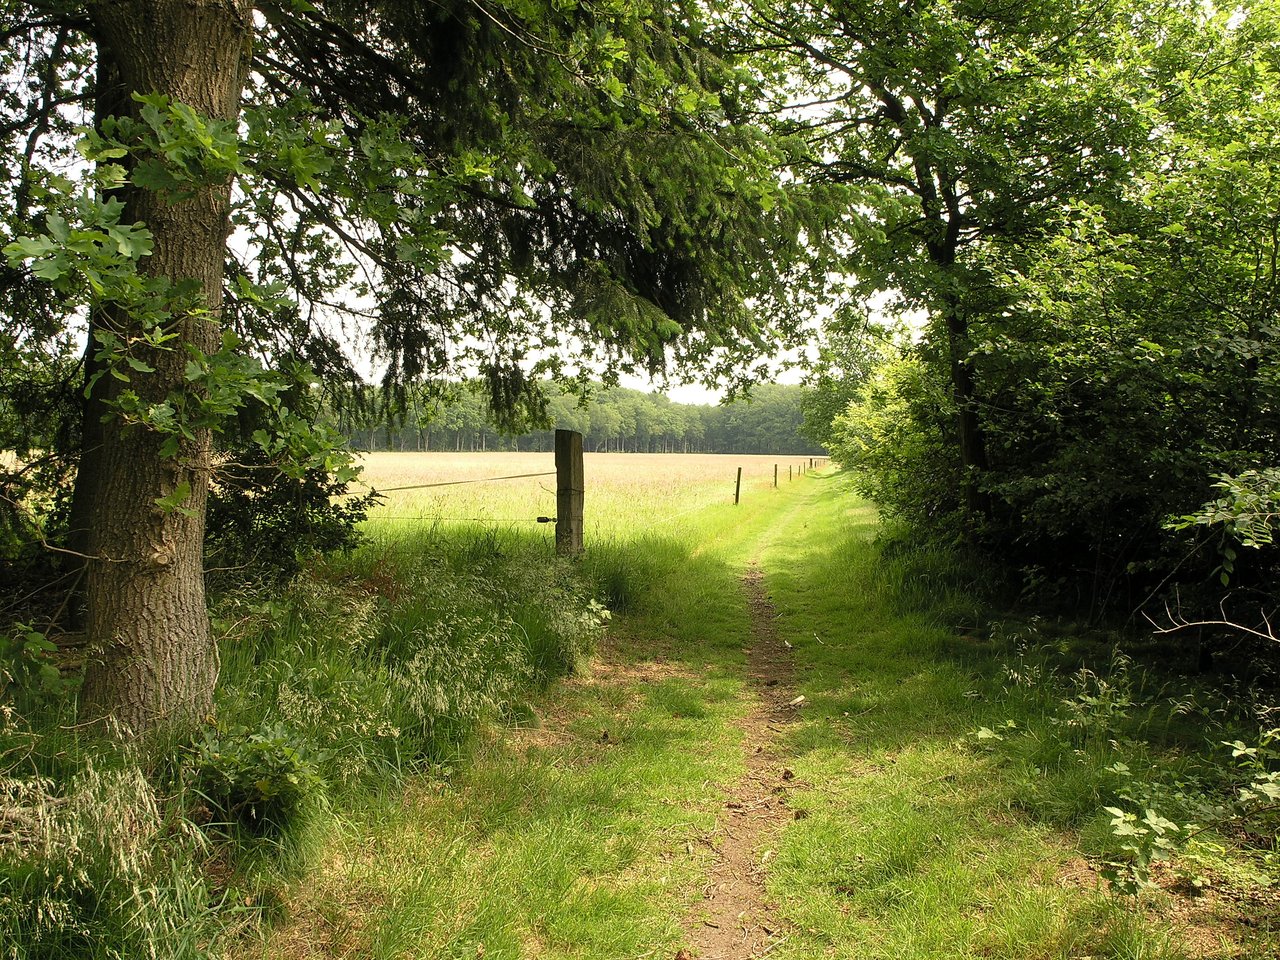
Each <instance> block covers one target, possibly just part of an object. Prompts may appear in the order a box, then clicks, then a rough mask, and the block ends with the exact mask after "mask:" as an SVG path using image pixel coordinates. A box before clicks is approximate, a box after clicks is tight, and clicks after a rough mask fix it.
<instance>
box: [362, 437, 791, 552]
mask: <svg viewBox="0 0 1280 960" xmlns="http://www.w3.org/2000/svg"><path fill="white" fill-rule="evenodd" d="M362 463H363V464H364V468H365V470H364V477H363V480H364V482H365V483H368V484H369V485H371V486H373V487H374V488H376V489H379V490H388V491H390V492H388V493H387V494H386V500H385V502H384V503H383V504H381V505H380V506H379V507H377V508H375V509H374V510H373V511H372V512H371V513H370V520H369V528H370V529H371V530H375V531H376V530H379V529H382V528H389V527H391V526H392V525H396V524H406V523H407V524H422V523H427V524H430V523H439V524H442V525H451V524H454V523H464V524H466V523H469V524H476V523H486V524H491V525H495V526H510V527H516V528H523V527H524V526H532V525H533V524H534V521H535V518H537V517H539V516H545V517H554V516H555V514H556V478H555V460H554V457H553V455H552V454H550V453H371V454H366V455H365V456H364V457H363V459H362ZM808 464H809V458H807V457H780V456H750V455H745V454H743V455H737V454H678V455H675V454H643V453H640V454H630V453H627V454H619V453H586V454H584V456H583V472H584V474H585V480H586V494H585V507H584V510H583V520H584V526H585V531H584V535H585V537H586V539H587V540H596V541H599V540H601V539H609V538H623V539H633V538H635V537H637V536H640V535H643V534H645V533H648V532H654V531H660V530H663V529H664V528H667V527H668V526H670V527H671V529H672V530H675V531H677V532H676V535H677V536H681V535H682V534H680V533H679V529H680V527H681V526H682V525H683V524H685V523H687V522H688V518H689V515H690V514H693V513H696V512H698V511H699V510H701V509H702V508H704V507H710V506H714V505H716V504H732V503H733V492H734V485H735V482H736V477H737V470H738V468H739V467H741V468H742V498H743V500H744V501H745V500H747V499H751V498H758V497H760V496H763V495H769V494H772V493H773V483H774V467H775V465H776V466H777V468H778V476H779V479H778V485H779V489H783V488H785V487H786V486H787V485H788V483H789V482H790V483H795V482H798V481H799V479H800V471H801V469H802V468H803V469H805V470H807V469H808ZM788 469H790V471H791V474H790V476H791V478H792V479H791V480H790V481H789V480H788ZM522 474H548V475H546V476H536V477H522V478H521V479H514V480H494V481H492V482H481V483H471V482H467V483H458V481H473V480H482V479H485V478H496V477H508V476H519V475H522ZM425 484H451V485H450V486H436V487H427V488H425V489H416V490H394V489H392V488H397V487H410V486H417V485H425ZM544 530H545V533H544V535H545V536H546V537H547V538H548V539H550V538H551V537H552V532H551V529H550V525H547V526H546V527H545V528H544Z"/></svg>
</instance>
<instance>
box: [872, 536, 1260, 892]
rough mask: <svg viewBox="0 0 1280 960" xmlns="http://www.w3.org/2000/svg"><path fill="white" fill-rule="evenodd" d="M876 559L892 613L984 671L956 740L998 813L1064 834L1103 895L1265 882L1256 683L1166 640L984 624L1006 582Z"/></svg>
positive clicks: (959, 559) (930, 563) (947, 562)
mask: <svg viewBox="0 0 1280 960" xmlns="http://www.w3.org/2000/svg"><path fill="white" fill-rule="evenodd" d="M881 559H882V567H881V569H880V571H879V577H878V579H879V581H880V584H881V586H882V588H883V589H884V590H885V591H886V593H888V594H889V595H890V596H891V597H892V598H893V599H894V601H895V603H896V604H897V605H898V606H899V607H900V608H901V609H904V610H913V611H917V612H922V613H924V614H925V615H926V616H928V617H929V618H930V619H932V620H933V621H934V622H936V623H939V624H941V625H945V626H947V627H948V628H950V629H953V630H955V631H956V632H957V633H958V634H959V642H960V644H961V645H962V647H963V648H964V649H968V650H970V652H971V655H972V656H973V657H974V658H975V659H976V660H978V661H979V667H980V670H982V671H985V672H986V673H987V681H988V682H987V683H986V684H984V685H981V686H980V687H979V688H976V689H974V690H971V691H970V692H969V694H968V696H970V697H971V698H973V699H974V700H976V701H980V702H979V703H976V704H975V715H976V716H977V717H979V718H981V720H980V722H979V723H978V724H977V725H976V726H975V727H974V729H973V730H972V731H971V732H970V734H969V736H968V738H967V741H968V745H969V747H970V748H971V749H972V750H974V751H975V752H977V753H980V754H987V755H989V756H990V758H991V761H992V762H993V763H995V764H997V765H998V766H1000V767H1001V769H1002V777H1003V779H1005V780H1006V782H1008V783H1010V784H1011V787H1010V789H1009V797H1008V803H1009V806H1010V807H1011V808H1013V809H1015V810H1018V811H1020V812H1021V813H1023V814H1024V815H1025V816H1028V817H1030V818H1032V819H1033V820H1036V821H1039V822H1042V823H1045V824H1050V825H1052V826H1054V827H1057V828H1060V829H1066V830H1069V831H1073V832H1075V833H1076V834H1077V835H1078V836H1079V838H1080V842H1081V845H1082V848H1083V849H1084V850H1085V852H1086V853H1087V854H1089V855H1090V857H1091V859H1092V860H1093V862H1094V863H1095V864H1096V866H1097V867H1098V871H1099V873H1100V875H1101V876H1102V877H1103V878H1104V879H1105V881H1106V883H1107V886H1108V887H1109V888H1110V889H1111V890H1112V891H1113V892H1115V893H1116V894H1118V895H1121V896H1131V897H1142V896H1145V895H1149V894H1158V893H1159V890H1160V888H1161V887H1162V886H1163V887H1165V888H1168V887H1170V886H1173V887H1178V888H1180V889H1189V890H1192V891H1196V892H1202V891H1204V890H1206V889H1207V888H1209V887H1211V886H1212V885H1213V884H1214V883H1215V882H1219V881H1223V882H1226V881H1228V880H1229V881H1230V882H1231V883H1234V884H1236V885H1237V886H1239V885H1241V884H1243V885H1244V886H1245V887H1249V888H1253V889H1261V888H1267V887H1271V886H1272V885H1273V884H1274V883H1275V882H1276V881H1277V880H1280V853H1278V852H1277V847H1278V844H1277V837H1278V834H1280V729H1277V716H1278V714H1280V708H1277V706H1276V701H1277V697H1276V691H1275V690H1274V689H1273V688H1272V687H1270V686H1269V685H1268V684H1267V683H1266V676H1265V671H1262V670H1257V669H1255V670H1252V671H1250V672H1249V673H1250V675H1241V676H1236V675H1228V674H1206V675H1200V676H1197V675H1194V674H1189V673H1188V672H1187V669H1188V668H1189V666H1190V664H1191V663H1194V662H1195V653H1194V651H1189V650H1188V649H1184V648H1183V647H1180V646H1178V645H1176V644H1175V642H1174V641H1173V640H1170V639H1169V638H1167V637H1159V636H1157V637H1152V636H1150V635H1147V634H1143V633H1142V632H1140V631H1134V630H1128V631H1125V630H1121V629H1106V628H1100V627H1097V626H1081V625H1077V624H1073V623H1071V622H1069V621H1065V620H1058V619H1053V618H1046V617H1032V618H1025V616H1024V617H1023V618H1016V617H1007V618H999V617H998V615H997V618H996V619H993V612H994V611H998V610H1001V609H1010V604H1009V596H1007V595H1002V594H1001V593H1000V592H999V588H998V586H994V587H993V586H992V585H993V584H997V585H998V584H999V583H1001V582H1003V581H1004V575H1005V572H1004V571H999V570H994V569H991V568H990V567H989V566H983V565H980V564H975V562H974V560H973V558H972V557H971V556H967V555H965V554H964V553H963V552H962V551H960V550H947V549H940V548H938V547H936V546H927V545H918V546H911V545H906V544H904V543H902V542H900V541H898V542H893V541H891V542H890V544H889V546H888V548H887V549H884V550H882V552H881ZM1007 593H1008V591H1006V592H1005V594H1007ZM1014 609H1016V606H1015V607H1014ZM1158 864H1159V865H1160V866H1157V865H1158Z"/></svg>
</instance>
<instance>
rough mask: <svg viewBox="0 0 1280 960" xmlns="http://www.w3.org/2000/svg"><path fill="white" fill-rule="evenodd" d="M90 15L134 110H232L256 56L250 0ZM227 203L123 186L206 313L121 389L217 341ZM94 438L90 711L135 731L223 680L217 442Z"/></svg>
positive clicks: (173, 372)
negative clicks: (210, 609) (212, 556)
mask: <svg viewBox="0 0 1280 960" xmlns="http://www.w3.org/2000/svg"><path fill="white" fill-rule="evenodd" d="M90 14H91V16H92V18H93V23H94V27H95V30H96V34H97V39H98V45H99V50H100V55H101V56H102V57H103V58H105V59H106V60H107V61H109V63H110V64H111V66H112V71H111V77H112V81H113V82H114V83H116V84H118V88H117V89H115V90H104V91H102V96H103V97H104V98H105V99H104V102H110V103H112V104H128V106H129V109H133V108H134V107H135V106H136V105H135V104H132V103H131V102H130V95H131V94H133V93H143V94H147V93H160V94H164V95H166V96H168V97H169V98H171V99H172V100H174V101H179V102H182V103H185V104H187V105H188V106H190V107H191V108H192V109H193V110H195V111H196V112H197V113H199V114H201V115H203V116H206V117H213V118H220V119H232V118H234V117H236V116H237V115H238V113H239V108H240V95H241V91H242V88H243V85H244V80H245V77H246V73H247V69H248V64H249V57H250V55H251V40H252V14H251V4H250V3H248V2H246V0H102V2H97V3H93V4H92V5H91V6H90ZM230 198H231V185H230V183H222V184H215V185H204V184H197V185H193V186H192V188H191V189H190V190H189V191H188V192H185V193H184V194H183V195H182V196H180V197H175V196H172V195H168V196H166V195H162V194H159V193H156V192H151V191H147V190H142V189H137V188H129V189H127V190H126V191H125V194H124V199H125V205H126V206H125V213H124V221H125V222H134V221H142V222H144V223H145V224H146V226H147V228H148V229H149V230H150V231H151V233H152V236H153V242H154V249H153V252H152V255H151V256H150V257H147V258H144V259H143V261H142V262H141V265H140V268H139V269H140V271H141V272H143V273H145V274H146V275H149V276H155V277H165V278H168V279H169V280H171V281H173V282H175V283H177V282H180V281H184V280H185V281H194V282H195V283H196V284H197V286H198V289H199V291H200V293H201V299H202V307H203V308H204V309H203V310H202V311H197V312H195V313H187V314H185V315H177V316H174V317H173V318H172V319H171V320H170V321H169V324H170V325H171V330H172V332H174V333H176V334H177V338H176V339H175V340H173V341H172V342H171V345H170V348H169V349H163V350H153V351H151V352H150V353H149V354H145V355H141V358H142V359H144V360H145V362H146V363H148V364H150V365H151V366H153V367H154V368H155V372H154V373H151V374H138V373H132V372H131V373H130V376H131V381H132V382H131V383H130V384H129V385H128V386H129V387H130V388H131V389H133V390H135V391H136V392H137V393H138V394H139V396H140V397H141V398H142V399H143V400H144V401H150V402H159V401H161V400H163V399H164V398H165V397H167V396H169V395H170V394H172V393H175V392H181V391H183V390H185V389H189V388H190V387H189V384H188V383H187V381H186V380H185V377H184V372H185V368H186V364H187V361H188V359H189V357H188V354H187V347H188V346H194V347H195V348H197V349H198V350H201V351H205V352H212V351H213V350H214V349H215V348H216V346H217V342H218V337H219V329H218V318H219V315H220V308H221V302H222V267H223V260H224V253H225V248H226V240H227V235H228V232H229V229H230V227H229V219H228V217H229V211H230ZM96 321H97V322H100V323H103V324H108V325H110V326H111V327H113V328H115V332H116V333H117V334H119V335H122V336H124V337H130V336H137V335H138V334H140V333H141V332H142V328H141V325H140V323H139V322H138V321H137V320H136V319H135V318H133V317H130V316H129V315H127V314H124V313H122V312H121V311H103V312H102V313H100V314H99V316H98V317H97V318H96ZM99 386H100V388H101V389H102V394H101V396H100V397H99V398H97V399H100V400H101V401H102V402H103V403H104V404H106V405H107V406H108V407H109V405H110V403H111V401H112V400H113V399H114V398H115V397H116V396H118V395H119V392H120V390H121V388H122V386H123V385H122V384H120V383H118V382H117V381H115V380H114V379H113V378H110V377H104V378H103V379H102V380H100V381H99ZM89 406H90V408H91V409H92V408H93V407H95V406H96V404H94V403H91V404H90V405H89ZM100 439H101V442H100V444H99V445H98V446H97V447H96V448H95V447H86V448H85V450H84V453H83V462H82V465H81V470H82V471H85V475H86V477H87V478H89V481H90V483H91V489H90V490H89V491H88V492H87V493H86V496H87V497H88V502H89V503H90V504H91V506H92V511H91V517H90V523H89V538H88V550H87V552H88V553H89V554H90V556H91V559H90V560H89V562H88V569H87V592H86V629H87V632H88V636H89V641H90V649H91V650H93V651H94V655H93V657H91V660H90V664H89V667H88V670H87V673H86V675H85V684H84V693H83V704H84V709H85V710H86V711H87V712H88V713H89V715H90V716H110V717H112V718H114V719H115V720H117V721H118V722H119V723H120V724H121V725H122V727H123V728H125V729H127V730H132V731H134V732H140V731H144V730H148V729H151V728H154V727H156V726H158V725H161V724H171V723H177V724H181V723H186V722H190V721H193V720H196V719H198V718H199V717H201V716H203V715H204V714H205V713H207V712H208V710H209V707H210V704H211V702H212V697H213V687H214V683H215V682H216V680H217V675H218V655H217V649H216V647H215V645H214V643H213V639H212V636H211V633H210V629H209V618H208V613H207V610H206V606H205V594H204V576H203V563H202V547H203V541H204V516H205V501H206V495H207V491H208V483H209V475H210V470H211V465H212V437H211V435H210V433H209V432H208V431H207V430H202V431H199V432H197V434H196V436H195V438H194V439H193V440H191V441H188V442H185V443H184V444H183V445H182V447H181V449H180V451H179V453H178V455H177V457H170V458H166V457H163V456H161V453H160V446H161V443H162V440H163V437H161V436H159V435H157V434H156V433H155V432H153V431H150V430H147V429H145V428H143V427H139V426H136V425H135V426H130V425H129V424H127V423H125V422H124V420H123V419H122V418H120V417H116V416H112V417H109V418H108V419H107V421H106V422H105V423H104V424H103V425H102V426H101V437H100ZM184 486H186V487H189V489H190V494H189V496H188V497H187V498H186V500H185V501H184V502H183V503H182V504H181V509H179V510H165V509H163V508H161V507H160V506H159V505H158V504H157V500H159V499H160V498H163V497H168V496H171V495H172V494H173V493H174V492H175V491H176V490H180V489H183V488H184Z"/></svg>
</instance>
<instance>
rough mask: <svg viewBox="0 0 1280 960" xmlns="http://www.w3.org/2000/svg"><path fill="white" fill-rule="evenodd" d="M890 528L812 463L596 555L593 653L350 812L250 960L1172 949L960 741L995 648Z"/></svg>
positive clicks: (975, 715) (727, 957)
mask: <svg viewBox="0 0 1280 960" xmlns="http://www.w3.org/2000/svg"><path fill="white" fill-rule="evenodd" d="M874 525H875V519H874V516H873V514H872V512H871V511H870V510H869V509H867V508H866V507H864V506H859V505H858V504H857V503H856V501H853V500H852V499H851V498H850V497H849V495H848V494H847V492H846V491H844V490H843V489H842V488H841V481H839V480H838V479H833V478H830V477H826V476H821V475H819V476H816V477H811V478H806V480H805V481H804V482H803V483H797V484H794V485H792V486H791V487H790V488H784V489H783V490H780V491H777V492H776V493H771V495H769V496H761V497H759V498H757V500H756V502H754V503H744V505H743V507H741V508H738V509H737V510H736V511H735V510H734V508H732V507H725V508H713V509H711V510H708V511H706V512H705V513H703V514H697V515H695V516H694V518H693V519H692V520H691V521H689V522H688V524H687V530H686V532H685V533H684V534H683V535H681V536H680V537H679V538H671V537H661V536H654V537H651V538H649V539H646V540H643V541H641V542H639V543H635V544H631V545H623V546H615V547H612V548H609V549H607V550H601V551H599V556H597V557H596V558H595V559H594V560H593V561H592V562H594V563H597V564H599V566H600V568H601V573H602V576H603V577H604V579H605V580H606V582H613V583H615V584H618V585H622V586H619V588H618V589H619V590H620V592H621V593H623V594H625V599H626V600H627V610H626V612H625V614H624V615H622V616H619V617H618V618H617V619H616V621H615V626H614V628H613V629H612V630H611V638H610V640H609V642H608V644H607V646H606V648H605V649H604V650H603V651H602V653H601V656H600V657H599V658H597V660H596V661H595V662H594V663H593V665H592V667H591V668H590V670H589V671H588V672H587V673H586V674H585V675H583V676H581V677H577V678H574V679H573V680H571V681H568V682H566V683H564V684H562V685H560V686H559V687H558V688H557V689H556V690H554V691H553V692H552V693H551V694H550V695H549V696H548V697H547V699H546V700H545V701H544V702H543V703H542V704H540V705H539V707H538V712H539V715H540V719H539V721H538V723H537V724H535V725H533V726H531V727H528V728H524V729H517V730H505V731H497V732H495V733H494V734H493V735H492V737H491V739H490V740H489V741H488V742H486V743H485V744H483V745H481V747H480V748H479V750H478V752H477V755H476V757H475V758H474V760H473V761H472V762H470V763H468V764H467V765H466V767H465V768H464V769H463V770H461V771H460V772H458V773H456V774H453V775H451V776H448V777H446V778H445V779H444V780H441V779H440V778H438V777H437V778H431V779H426V780H424V781H423V782H422V784H421V786H420V787H419V788H418V789H415V790H412V791H410V792H409V793H408V794H406V795H403V796H401V795H397V796H387V797H382V798H374V799H372V800H371V801H370V803H369V804H368V805H367V807H366V808H364V809H361V810H358V811H351V812H350V820H349V822H348V823H347V824H346V826H345V829H344V830H343V831H342V833H341V835H340V836H339V837H337V838H332V839H330V840H329V841H327V842H326V844H325V847H324V852H323V854H322V855H321V856H320V867H319V870H318V871H317V872H316V874H315V875H314V876H313V877H311V878H309V879H308V881H307V883H306V885H305V888H302V889H298V890H297V891H295V892H294V893H293V895H292V896H291V897H290V899H289V902H288V903H286V904H284V905H283V907H282V909H283V912H284V914H285V919H284V920H283V921H282V922H281V923H280V924H278V925H277V927H276V928H275V930H274V931H273V933H272V934H271V936H270V939H269V940H268V942H266V943H263V944H257V943H255V944H245V945H243V950H242V955H243V956H246V957H248V956H254V957H257V956H262V957H273V958H274V957H299V958H301V957H316V958H319V957H324V958H336V957H343V958H346V957H351V958H355V957H360V958H364V957H372V958H392V957H395V958H405V957H422V958H431V960H444V958H460V960H472V958H477V960H478V958H484V957H488V958H499V957H500V958H513V960H514V958H535V957H538V958H541V957H546V958H584V960H585V958H601V960H621V958H635V960H645V958H649V957H659V958H672V957H679V956H680V955H681V954H682V953H683V955H684V957H692V958H698V957H700V958H703V960H712V958H723V960H739V958H742V960H745V958H749V957H763V956H766V955H767V956H770V957H778V958H783V960H786V958H797V960H798V958H819V957H822V958H828V957H830V958H843V957H849V958H854V957H857V958H876V957H884V958H893V960H913V958H948V960H950V958H963V957H1007V958H1010V960H1013V958H1037V957H1044V958H1050V957H1061V958H1064V960H1065V958H1072V957H1096V958H1103V957H1114V958H1132V960H1138V958H1147V957H1153V958H1154V957H1164V956H1170V957H1175V956H1179V955H1181V954H1180V953H1179V952H1178V951H1177V950H1174V949H1173V948H1171V947H1168V945H1166V944H1165V943H1164V942H1163V940H1162V938H1161V937H1160V936H1159V935H1158V933H1156V932H1153V931H1152V930H1151V929H1150V928H1149V926H1148V924H1147V923H1146V921H1144V920H1142V919H1140V918H1132V917H1128V916H1126V915H1125V914H1124V912H1123V911H1122V910H1121V909H1119V908H1118V907H1117V906H1116V905H1115V902H1114V901H1112V900H1109V899H1107V898H1104V897H1103V896H1101V895H1100V894H1099V893H1097V892H1096V891H1095V890H1094V889H1093V887H1094V884H1093V881H1092V879H1091V877H1089V875H1088V874H1087V872H1084V871H1081V870H1080V869H1079V861H1078V859H1077V858H1075V857H1074V854H1073V847H1072V838H1071V837H1070V836H1067V835H1060V834H1057V833H1055V832H1053V831H1051V830H1049V829H1047V828H1045V827H1042V826H1038V825H1036V824H1035V823H1033V822H1031V821H1030V820H1028V819H1026V818H1023V817H1021V816H1019V815H1018V813H1017V812H1016V807H1017V803H1016V801H1017V797H1016V795H1014V794H1013V792H1012V788H1011V787H1010V786H1009V785H1007V784H1005V783H1003V782H1002V780H1001V777H1000V773H999V771H998V770H996V769H995V768H994V767H993V766H992V764H991V763H990V762H989V761H988V759H987V758H986V757H984V756H983V755H981V754H979V753H976V752H975V751H973V750H971V749H970V748H969V747H968V746H966V737H967V735H968V734H969V733H970V732H971V731H972V730H974V729H976V726H977V725H978V724H979V723H982V722H987V721H986V719H985V717H986V714H985V713H984V710H985V709H986V708H985V707H984V704H983V703H982V702H981V699H982V698H981V694H980V690H981V689H982V686H981V676H982V674H983V673H984V671H989V670H990V665H989V664H988V663H986V662H985V661H984V660H983V659H982V656H981V654H980V653H979V652H977V651H975V650H974V649H973V647H972V645H970V644H968V643H967V642H966V641H965V640H964V639H963V638H956V637H954V636H953V635H952V634H950V633H949V632H948V631H944V630H941V629H939V628H937V627H935V626H933V625H931V624H930V623H928V622H927V621H925V620H924V619H922V618H920V617H917V616H911V615H906V614H903V613H901V612H900V611H898V610H897V609H895V608H894V606H893V604H892V603H891V601H890V600H889V599H887V597H886V595H885V593H884V591H883V590H882V589H881V588H880V587H879V586H878V583H879V582H880V579H881V578H880V577H879V576H878V571H879V564H880V563H881V560H880V558H879V557H878V554H877V552H876V550H875V549H874V548H873V547H872V546H871V544H870V537H871V536H872V533H873V531H874ZM626 584H630V585H631V586H630V587H629V588H627V587H626V586H625V585H626ZM636 584H642V585H643V586H642V587H636V586H635V585H636ZM800 696H803V698H804V699H803V700H802V701H800V702H799V703H795V701H796V698H798V697H800ZM1082 875H1083V877H1084V879H1083V880H1081V879H1080V877H1081V876H1082Z"/></svg>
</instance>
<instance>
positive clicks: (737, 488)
mask: <svg viewBox="0 0 1280 960" xmlns="http://www.w3.org/2000/svg"><path fill="white" fill-rule="evenodd" d="M741 494H742V468H741V467H739V468H738V479H737V481H735V482H734V484H733V505H734V506H735V507H736V506H737V505H738V497H739V496H740V495H741Z"/></svg>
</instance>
